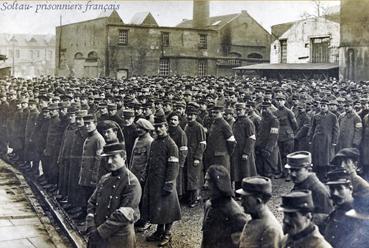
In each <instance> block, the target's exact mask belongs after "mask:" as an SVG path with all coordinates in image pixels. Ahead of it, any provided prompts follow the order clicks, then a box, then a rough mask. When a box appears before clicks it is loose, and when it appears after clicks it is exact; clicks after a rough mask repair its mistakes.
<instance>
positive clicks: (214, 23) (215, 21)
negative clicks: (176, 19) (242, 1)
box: [176, 13, 240, 29]
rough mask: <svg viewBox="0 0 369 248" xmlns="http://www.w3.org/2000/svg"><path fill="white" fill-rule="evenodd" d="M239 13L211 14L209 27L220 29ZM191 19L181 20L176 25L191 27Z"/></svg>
mask: <svg viewBox="0 0 369 248" xmlns="http://www.w3.org/2000/svg"><path fill="white" fill-rule="evenodd" d="M239 15H240V13H236V14H229V15H221V16H212V17H210V18H209V26H208V28H210V29H220V28H221V27H223V26H224V25H226V24H227V23H229V22H230V21H232V20H233V19H235V18H236V17H238V16H239ZM192 25H193V23H192V20H183V21H182V22H181V23H179V24H178V25H177V26H176V27H179V28H193V26H192Z"/></svg>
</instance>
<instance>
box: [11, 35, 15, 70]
mask: <svg viewBox="0 0 369 248" xmlns="http://www.w3.org/2000/svg"><path fill="white" fill-rule="evenodd" d="M12 48H13V52H12V55H13V56H12V75H13V77H14V76H15V74H14V73H15V68H14V66H15V63H14V41H12Z"/></svg>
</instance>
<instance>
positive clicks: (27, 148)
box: [24, 109, 40, 161]
mask: <svg viewBox="0 0 369 248" xmlns="http://www.w3.org/2000/svg"><path fill="white" fill-rule="evenodd" d="M38 116H39V112H38V110H37V109H35V110H32V111H30V112H29V114H28V116H27V121H26V130H25V142H24V156H25V160H28V161H37V160H40V156H39V153H38V152H37V146H36V144H35V142H34V140H33V139H32V137H33V134H34V133H35V132H37V131H39V130H38V126H37V125H38Z"/></svg>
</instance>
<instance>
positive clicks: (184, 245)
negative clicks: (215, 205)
mask: <svg viewBox="0 0 369 248" xmlns="http://www.w3.org/2000/svg"><path fill="white" fill-rule="evenodd" d="M291 188H292V183H291V182H285V180H284V179H278V180H277V179H275V180H273V197H272V199H271V201H270V202H269V204H268V205H269V207H270V208H271V210H272V211H273V213H274V214H275V216H276V217H277V218H278V220H280V221H282V218H283V214H282V213H281V212H280V211H278V207H279V205H280V203H281V199H280V196H281V195H282V194H285V193H288V192H289V191H290V190H291ZM181 210H182V220H181V221H179V222H176V223H175V224H174V226H173V229H172V234H173V238H172V243H171V247H173V248H198V247H200V243H201V235H202V232H201V226H202V220H203V212H204V211H203V205H199V206H197V207H196V208H193V209H191V208H188V207H187V206H185V205H182V207H181ZM154 231H155V227H154V226H152V227H151V228H150V229H149V230H147V231H146V232H145V233H138V234H137V247H139V248H151V247H158V246H157V244H158V243H149V242H146V241H145V237H146V236H148V235H150V234H151V233H153V232H154Z"/></svg>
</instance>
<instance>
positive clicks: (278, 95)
mask: <svg viewBox="0 0 369 248" xmlns="http://www.w3.org/2000/svg"><path fill="white" fill-rule="evenodd" d="M275 99H276V100H286V97H285V95H283V94H282V93H278V94H276V96H275Z"/></svg>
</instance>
